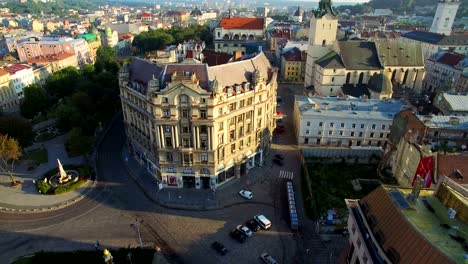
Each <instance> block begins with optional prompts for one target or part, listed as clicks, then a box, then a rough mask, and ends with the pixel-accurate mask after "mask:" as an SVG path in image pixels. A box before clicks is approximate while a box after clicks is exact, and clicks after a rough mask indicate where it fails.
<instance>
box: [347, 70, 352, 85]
mask: <svg viewBox="0 0 468 264" xmlns="http://www.w3.org/2000/svg"><path fill="white" fill-rule="evenodd" d="M349 79H351V73H350V72H348V74H346V84H349Z"/></svg>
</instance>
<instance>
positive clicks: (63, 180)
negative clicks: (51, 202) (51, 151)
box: [57, 159, 72, 183]
mask: <svg viewBox="0 0 468 264" xmlns="http://www.w3.org/2000/svg"><path fill="white" fill-rule="evenodd" d="M57 162H58V168H59V172H58V173H57V176H59V178H58V181H59V183H67V182H69V181H70V180H71V179H72V176H71V175H68V174H67V173H66V172H65V170H64V169H63V166H62V163H60V160H59V159H57Z"/></svg>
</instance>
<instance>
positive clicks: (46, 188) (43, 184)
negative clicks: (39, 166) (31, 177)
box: [36, 179, 52, 194]
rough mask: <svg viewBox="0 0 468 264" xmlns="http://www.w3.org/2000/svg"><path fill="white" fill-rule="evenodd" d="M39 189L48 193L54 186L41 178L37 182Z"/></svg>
mask: <svg viewBox="0 0 468 264" xmlns="http://www.w3.org/2000/svg"><path fill="white" fill-rule="evenodd" d="M36 187H37V191H38V192H40V193H42V194H48V193H49V191H50V190H51V189H52V186H50V184H49V183H48V182H44V180H43V179H42V180H39V181H37V182H36Z"/></svg>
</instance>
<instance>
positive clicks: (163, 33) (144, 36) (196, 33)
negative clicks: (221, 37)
mask: <svg viewBox="0 0 468 264" xmlns="http://www.w3.org/2000/svg"><path fill="white" fill-rule="evenodd" d="M191 39H196V40H202V41H204V42H205V44H206V45H210V44H211V42H212V36H211V32H210V29H209V28H208V26H190V27H186V28H179V27H173V28H171V29H156V30H149V31H147V32H142V33H140V34H139V35H137V36H136V37H135V38H134V40H133V46H135V47H137V48H138V49H139V51H140V52H142V53H143V52H148V51H154V50H161V49H163V48H165V47H166V46H169V45H172V44H178V43H182V42H184V41H187V40H191Z"/></svg>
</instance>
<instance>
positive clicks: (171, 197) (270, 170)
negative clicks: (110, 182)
mask: <svg viewBox="0 0 468 264" xmlns="http://www.w3.org/2000/svg"><path fill="white" fill-rule="evenodd" d="M122 159H123V160H124V162H125V167H126V169H127V172H128V174H129V175H130V176H131V177H132V178H133V180H134V181H135V182H136V183H137V184H138V186H139V187H140V188H141V189H142V191H143V192H144V194H145V195H146V196H147V197H148V198H149V199H151V200H152V201H153V202H155V203H158V204H159V205H161V206H164V207H168V208H174V209H186V210H216V209H221V208H225V207H229V206H233V205H236V204H244V203H247V202H248V203H251V204H252V203H258V204H265V205H271V206H272V204H268V203H264V202H256V201H255V200H256V199H255V197H256V196H255V195H256V194H257V193H260V191H259V192H256V191H255V190H256V189H257V188H261V186H259V185H258V183H259V182H261V181H262V180H265V179H267V178H268V177H269V176H271V175H276V174H277V173H278V170H277V169H276V168H274V167H270V166H268V167H267V166H263V168H260V167H255V168H253V169H251V170H250V171H249V173H248V174H247V175H245V176H243V177H242V178H232V179H231V180H229V181H228V182H226V183H224V184H223V185H222V186H220V187H219V188H217V192H216V194H214V195H213V192H212V190H211V189H184V188H182V189H170V188H165V189H162V190H159V188H158V181H157V179H156V178H155V177H154V176H153V175H151V174H150V173H149V172H148V171H147V170H146V169H145V168H144V167H143V166H141V165H140V163H139V162H138V161H137V160H136V159H135V158H134V157H133V156H132V155H129V154H128V149H127V147H126V146H124V147H123V149H122ZM242 189H244V190H252V191H253V193H254V199H253V200H250V201H247V200H246V199H245V198H242V197H241V196H240V195H239V194H238V192H239V191H240V190H242Z"/></svg>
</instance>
